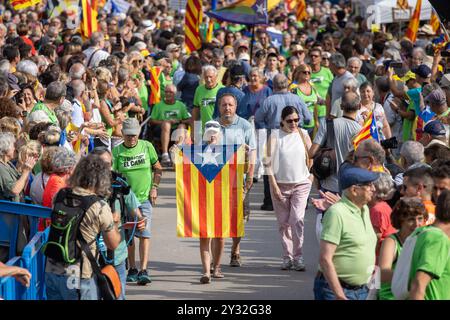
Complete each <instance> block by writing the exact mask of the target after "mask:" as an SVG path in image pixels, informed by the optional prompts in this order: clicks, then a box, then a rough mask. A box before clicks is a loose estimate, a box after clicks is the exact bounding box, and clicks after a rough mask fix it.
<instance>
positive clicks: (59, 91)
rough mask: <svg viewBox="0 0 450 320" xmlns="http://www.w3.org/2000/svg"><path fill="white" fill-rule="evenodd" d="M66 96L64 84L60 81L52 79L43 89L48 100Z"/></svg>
mask: <svg viewBox="0 0 450 320" xmlns="http://www.w3.org/2000/svg"><path fill="white" fill-rule="evenodd" d="M65 96H66V85H65V84H64V83H63V82H61V81H53V82H52V83H50V84H49V85H48V87H47V90H46V91H45V99H46V100H50V101H58V100H59V99H61V98H62V97H65Z"/></svg>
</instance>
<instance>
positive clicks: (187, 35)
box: [184, 0, 203, 53]
mask: <svg viewBox="0 0 450 320" xmlns="http://www.w3.org/2000/svg"><path fill="white" fill-rule="evenodd" d="M202 21H203V9H202V1H201V0H187V3H186V16H185V19H184V22H185V26H186V28H185V30H184V42H185V45H186V51H187V53H191V52H193V51H196V50H198V49H200V48H201V46H202V39H201V37H200V25H201V24H202Z"/></svg>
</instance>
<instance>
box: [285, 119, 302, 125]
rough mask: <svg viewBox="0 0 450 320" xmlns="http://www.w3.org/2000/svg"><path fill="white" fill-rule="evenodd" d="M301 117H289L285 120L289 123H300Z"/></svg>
mask: <svg viewBox="0 0 450 320" xmlns="http://www.w3.org/2000/svg"><path fill="white" fill-rule="evenodd" d="M299 120H300V119H299V118H295V119H289V120H284V121H286V122H287V123H289V124H291V123H294V122H295V123H298V121H299Z"/></svg>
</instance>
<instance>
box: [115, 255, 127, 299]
mask: <svg viewBox="0 0 450 320" xmlns="http://www.w3.org/2000/svg"><path fill="white" fill-rule="evenodd" d="M114 268H115V269H116V271H117V274H118V275H119V279H120V284H121V286H122V291H121V292H120V296H119V298H118V299H117V300H125V289H126V285H127V266H126V264H125V261H124V262H122V263H121V264H118V265H116V266H114Z"/></svg>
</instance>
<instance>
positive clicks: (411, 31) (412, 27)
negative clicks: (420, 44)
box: [405, 0, 422, 43]
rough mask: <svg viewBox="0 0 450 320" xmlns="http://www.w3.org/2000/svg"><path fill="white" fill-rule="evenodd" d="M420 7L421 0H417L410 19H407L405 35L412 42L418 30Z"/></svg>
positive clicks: (414, 40)
mask: <svg viewBox="0 0 450 320" xmlns="http://www.w3.org/2000/svg"><path fill="white" fill-rule="evenodd" d="M421 9H422V0H417V3H416V8H415V9H414V12H413V15H412V16H411V20H409V25H408V29H406V32H405V36H406V37H407V38H408V39H409V40H411V42H412V43H414V42H416V38H417V30H419V24H420V11H421Z"/></svg>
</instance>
